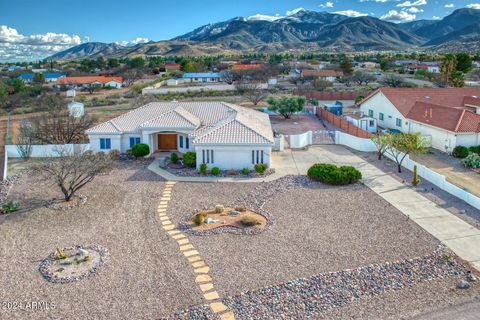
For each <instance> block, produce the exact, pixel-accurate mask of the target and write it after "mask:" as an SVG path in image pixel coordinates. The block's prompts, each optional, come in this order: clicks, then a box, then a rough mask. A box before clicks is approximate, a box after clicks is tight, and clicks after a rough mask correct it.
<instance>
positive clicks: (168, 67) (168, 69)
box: [164, 63, 180, 72]
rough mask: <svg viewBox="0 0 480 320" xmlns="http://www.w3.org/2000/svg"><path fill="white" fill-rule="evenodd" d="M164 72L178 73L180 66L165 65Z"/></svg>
mask: <svg viewBox="0 0 480 320" xmlns="http://www.w3.org/2000/svg"><path fill="white" fill-rule="evenodd" d="M164 67H165V71H166V72H175V71H180V65H179V64H178V63H165V66H164Z"/></svg>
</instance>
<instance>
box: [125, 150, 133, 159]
mask: <svg viewBox="0 0 480 320" xmlns="http://www.w3.org/2000/svg"><path fill="white" fill-rule="evenodd" d="M125 154H126V155H127V156H129V157H131V156H133V153H132V149H127V151H125Z"/></svg>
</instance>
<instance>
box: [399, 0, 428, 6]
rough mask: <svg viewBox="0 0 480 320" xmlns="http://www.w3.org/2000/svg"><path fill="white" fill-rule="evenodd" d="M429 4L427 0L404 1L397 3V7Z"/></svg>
mask: <svg viewBox="0 0 480 320" xmlns="http://www.w3.org/2000/svg"><path fill="white" fill-rule="evenodd" d="M426 4H428V3H427V0H417V1H413V2H412V1H405V2H402V3H399V4H397V7H400V8H404V7H418V6H424V5H426Z"/></svg>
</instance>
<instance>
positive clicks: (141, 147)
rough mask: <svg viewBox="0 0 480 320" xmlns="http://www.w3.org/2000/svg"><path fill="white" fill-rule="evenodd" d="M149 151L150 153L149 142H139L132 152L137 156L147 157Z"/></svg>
mask: <svg viewBox="0 0 480 320" xmlns="http://www.w3.org/2000/svg"><path fill="white" fill-rule="evenodd" d="M149 153H150V147H149V146H148V144H145V143H139V144H136V145H134V146H133V147H132V154H133V155H134V156H135V157H137V158H139V157H145V156H146V155H148V154H149Z"/></svg>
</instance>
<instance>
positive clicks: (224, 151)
mask: <svg viewBox="0 0 480 320" xmlns="http://www.w3.org/2000/svg"><path fill="white" fill-rule="evenodd" d="M204 150H205V151H206V152H207V151H210V150H213V158H214V159H213V160H214V161H213V162H210V163H207V166H208V168H209V169H211V168H213V167H219V168H220V169H222V170H229V169H242V168H248V169H250V170H252V169H253V167H254V166H255V163H253V162H252V151H255V162H256V151H257V150H258V151H263V163H264V164H266V165H268V167H270V158H271V150H272V148H271V146H263V147H260V146H258V147H257V146H256V147H254V146H208V145H202V146H196V147H195V152H196V154H197V169H199V168H200V165H201V164H202V163H203V151H204ZM210 160H211V159H210ZM205 162H206V161H205Z"/></svg>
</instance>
